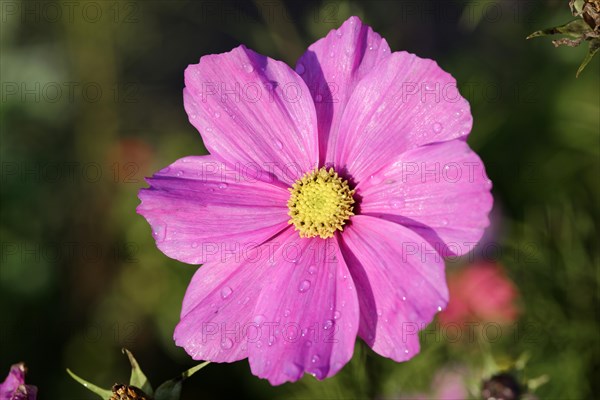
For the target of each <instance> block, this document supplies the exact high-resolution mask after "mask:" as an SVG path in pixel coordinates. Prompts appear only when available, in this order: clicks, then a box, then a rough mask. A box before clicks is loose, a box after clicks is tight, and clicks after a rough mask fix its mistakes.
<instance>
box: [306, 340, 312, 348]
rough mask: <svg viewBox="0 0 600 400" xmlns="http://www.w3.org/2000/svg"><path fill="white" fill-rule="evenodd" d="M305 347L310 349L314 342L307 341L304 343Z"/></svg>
mask: <svg viewBox="0 0 600 400" xmlns="http://www.w3.org/2000/svg"><path fill="white" fill-rule="evenodd" d="M304 345H305V346H306V347H310V346H312V342H311V341H310V340H308V341H306V343H304Z"/></svg>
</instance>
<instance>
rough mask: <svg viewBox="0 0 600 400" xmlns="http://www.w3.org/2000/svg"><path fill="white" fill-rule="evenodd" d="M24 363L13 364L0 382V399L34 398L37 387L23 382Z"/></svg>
mask: <svg viewBox="0 0 600 400" xmlns="http://www.w3.org/2000/svg"><path fill="white" fill-rule="evenodd" d="M25 371H26V370H25V365H24V364H23V363H19V364H14V365H13V366H12V367H11V368H10V371H9V373H8V376H7V377H6V379H5V380H4V382H2V383H0V400H36V398H37V387H35V386H33V385H26V384H25Z"/></svg>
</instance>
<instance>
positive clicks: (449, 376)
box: [399, 367, 469, 400]
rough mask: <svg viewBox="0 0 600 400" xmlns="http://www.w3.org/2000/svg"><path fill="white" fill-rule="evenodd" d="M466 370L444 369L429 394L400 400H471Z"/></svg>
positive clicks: (438, 373)
mask: <svg viewBox="0 0 600 400" xmlns="http://www.w3.org/2000/svg"><path fill="white" fill-rule="evenodd" d="M467 373H468V371H467V370H466V368H462V367H460V368H457V369H451V368H442V369H440V370H438V371H437V372H436V374H435V376H434V377H433V381H432V382H431V389H430V391H429V393H419V394H413V395H409V396H407V395H402V396H401V397H400V398H399V400H463V399H468V398H469V391H468V390H467V385H466V384H465V376H466V374H467Z"/></svg>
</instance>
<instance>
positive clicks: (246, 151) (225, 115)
mask: <svg viewBox="0 0 600 400" xmlns="http://www.w3.org/2000/svg"><path fill="white" fill-rule="evenodd" d="M185 86H186V87H185V89H184V91H183V95H184V104H185V110H186V111H187V113H188V116H189V118H190V122H191V123H192V125H194V126H195V127H196V128H197V129H198V130H199V131H200V133H201V134H202V138H203V139H204V144H205V145H206V148H207V149H208V150H209V151H210V152H211V154H213V155H216V156H218V157H219V158H220V159H223V160H225V161H228V162H229V163H230V164H232V165H236V164H242V165H252V166H253V167H256V166H258V167H260V168H262V169H263V170H266V171H270V172H272V173H273V174H275V175H276V176H277V177H278V178H279V179H280V180H281V181H282V182H284V183H286V184H292V183H293V182H294V181H295V180H296V179H297V178H298V177H300V176H302V175H303V174H304V173H305V172H306V171H308V170H310V169H313V168H314V167H315V166H316V163H317V162H318V141H317V123H316V121H317V119H316V114H315V107H314V104H313V101H312V98H311V97H310V93H309V91H308V88H307V87H306V84H305V83H304V81H303V80H302V79H301V78H300V77H299V76H298V75H297V74H296V73H295V72H294V71H293V70H292V69H291V68H290V67H289V66H287V65H286V64H284V63H283V62H280V61H275V60H273V59H270V58H268V57H265V56H262V55H260V54H257V53H255V52H253V51H252V50H249V49H247V48H246V47H244V46H240V47H237V48H235V49H233V50H232V51H230V52H229V53H224V54H213V55H207V56H204V57H202V58H201V59H200V63H199V64H194V65H190V66H189V67H188V68H187V69H186V70H185Z"/></svg>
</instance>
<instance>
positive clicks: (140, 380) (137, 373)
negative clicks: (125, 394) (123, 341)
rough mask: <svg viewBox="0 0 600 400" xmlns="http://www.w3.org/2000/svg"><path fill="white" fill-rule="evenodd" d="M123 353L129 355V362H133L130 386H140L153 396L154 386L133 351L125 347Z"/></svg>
mask: <svg viewBox="0 0 600 400" xmlns="http://www.w3.org/2000/svg"><path fill="white" fill-rule="evenodd" d="M123 353H125V354H127V357H129V363H130V364H131V378H130V379H129V386H135V387H137V388H140V389H142V391H143V392H144V393H146V394H147V395H149V396H152V394H153V390H152V386H151V385H150V382H148V378H147V377H146V375H145V374H144V371H142V369H141V368H140V365H139V364H138V362H137V361H136V359H135V357H134V356H133V354H131V352H130V351H129V350H127V349H125V348H124V349H123Z"/></svg>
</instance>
